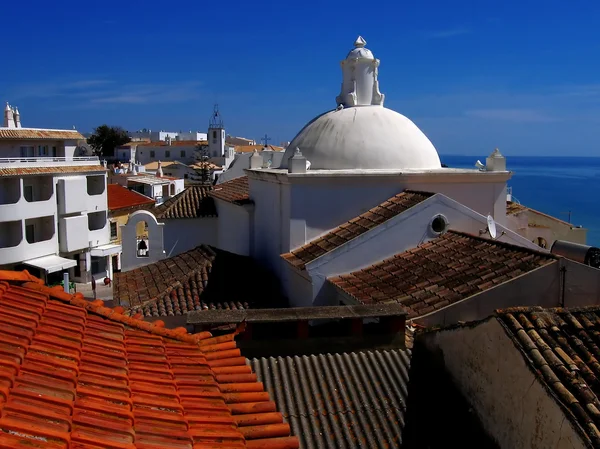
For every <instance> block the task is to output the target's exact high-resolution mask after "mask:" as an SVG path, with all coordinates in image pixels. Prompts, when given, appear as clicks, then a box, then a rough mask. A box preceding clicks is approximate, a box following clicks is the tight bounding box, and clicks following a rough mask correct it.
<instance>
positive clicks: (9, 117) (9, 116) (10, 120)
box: [4, 101, 15, 128]
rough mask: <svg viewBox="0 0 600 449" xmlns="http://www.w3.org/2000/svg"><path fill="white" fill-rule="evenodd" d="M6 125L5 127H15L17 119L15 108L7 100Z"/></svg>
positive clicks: (5, 110) (5, 109)
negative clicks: (15, 117) (14, 114)
mask: <svg viewBox="0 0 600 449" xmlns="http://www.w3.org/2000/svg"><path fill="white" fill-rule="evenodd" d="M4 127H5V128H14V127H15V119H14V116H13V110H12V108H11V107H10V105H9V104H8V101H7V102H6V107H5V108H4Z"/></svg>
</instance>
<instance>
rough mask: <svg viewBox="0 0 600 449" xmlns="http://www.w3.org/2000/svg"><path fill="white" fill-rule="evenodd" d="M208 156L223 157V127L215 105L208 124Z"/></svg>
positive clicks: (217, 106) (217, 107)
mask: <svg viewBox="0 0 600 449" xmlns="http://www.w3.org/2000/svg"><path fill="white" fill-rule="evenodd" d="M208 155H209V157H223V156H225V126H224V125H223V119H222V118H221V114H220V113H219V105H218V104H216V105H215V110H214V112H213V115H212V117H211V118H210V122H208Z"/></svg>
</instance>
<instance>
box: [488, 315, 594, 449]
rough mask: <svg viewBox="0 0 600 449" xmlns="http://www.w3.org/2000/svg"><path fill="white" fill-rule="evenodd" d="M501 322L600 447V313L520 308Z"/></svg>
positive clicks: (583, 432)
mask: <svg viewBox="0 0 600 449" xmlns="http://www.w3.org/2000/svg"><path fill="white" fill-rule="evenodd" d="M498 319H499V320H500V322H501V323H502V324H503V325H504V328H505V329H506V331H507V333H508V334H509V335H510V337H511V338H512V339H513V341H514V343H515V345H516V346H517V347H518V348H519V349H520V350H521V351H522V353H523V355H524V357H525V359H526V360H527V362H528V363H529V365H530V366H531V368H532V372H533V373H534V375H535V376H537V378H538V379H539V380H540V381H541V382H542V383H544V384H545V385H546V386H547V387H548V388H549V389H550V391H552V392H553V396H554V398H555V399H556V400H557V401H558V402H559V404H560V405H561V406H562V408H563V410H564V411H565V414H566V415H567V416H568V417H569V419H570V420H571V422H572V423H573V425H574V426H575V428H577V429H578V430H579V431H580V433H581V435H582V437H583V438H584V439H585V440H587V441H588V442H590V443H591V445H592V446H593V447H600V430H598V428H599V426H600V420H599V418H600V412H599V411H598V410H600V364H599V363H598V360H599V359H600V350H599V349H598V348H599V345H600V341H599V335H600V307H597V306H595V307H589V308H583V309H572V310H568V309H542V308H541V307H533V308H524V307H516V308H511V309H505V310H501V311H498Z"/></svg>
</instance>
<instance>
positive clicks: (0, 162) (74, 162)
mask: <svg viewBox="0 0 600 449" xmlns="http://www.w3.org/2000/svg"><path fill="white" fill-rule="evenodd" d="M78 165H79V166H82V165H100V159H99V158H98V156H85V157H83V156H82V157H75V156H74V157H1V158H0V167H2V168H25V167H48V166H51V167H59V166H78Z"/></svg>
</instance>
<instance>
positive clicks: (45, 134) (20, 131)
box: [0, 128, 85, 140]
mask: <svg viewBox="0 0 600 449" xmlns="http://www.w3.org/2000/svg"><path fill="white" fill-rule="evenodd" d="M0 139H60V140H65V139H67V140H83V139H85V137H83V136H82V135H81V133H79V132H78V131H71V130H63V129H34V128H0Z"/></svg>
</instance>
